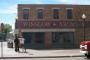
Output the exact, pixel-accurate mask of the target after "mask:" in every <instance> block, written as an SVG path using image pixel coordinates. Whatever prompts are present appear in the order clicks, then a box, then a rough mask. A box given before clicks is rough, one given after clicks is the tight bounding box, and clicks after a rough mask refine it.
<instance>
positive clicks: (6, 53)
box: [0, 46, 84, 58]
mask: <svg viewBox="0 0 90 60" xmlns="http://www.w3.org/2000/svg"><path fill="white" fill-rule="evenodd" d="M20 51H21V49H20ZM0 53H1V50H0ZM81 56H84V55H83V54H81V53H80V50H79V49H67V50H62V49H58V50H35V49H27V50H26V53H22V52H15V51H14V48H7V46H4V47H3V57H9V58H16V57H17V58H49V57H50V58H56V57H81ZM0 57H1V55H0Z"/></svg>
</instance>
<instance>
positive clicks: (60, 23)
mask: <svg viewBox="0 0 90 60" xmlns="http://www.w3.org/2000/svg"><path fill="white" fill-rule="evenodd" d="M23 9H29V10H30V11H29V18H28V19H23ZM37 9H43V16H44V17H43V19H38V18H37V15H36V13H37V12H36V10H37ZM53 9H59V19H53ZM67 9H71V10H72V12H73V13H72V14H73V15H72V19H68V18H67ZM89 11H90V5H60V4H19V5H18V19H17V20H16V23H15V27H16V30H15V31H18V30H19V29H22V32H27V31H28V32H45V41H44V43H45V46H46V47H47V48H48V47H49V48H50V47H52V44H53V43H52V32H58V31H59V32H73V33H74V43H73V44H75V46H76V47H79V43H80V41H82V40H83V19H82V14H85V15H86V19H85V37H86V40H90V21H89V20H90V12H89Z"/></svg>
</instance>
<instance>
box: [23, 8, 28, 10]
mask: <svg viewBox="0 0 90 60" xmlns="http://www.w3.org/2000/svg"><path fill="white" fill-rule="evenodd" d="M22 9H23V10H24V9H29V10H30V8H22Z"/></svg>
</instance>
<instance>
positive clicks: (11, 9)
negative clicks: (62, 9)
mask: <svg viewBox="0 0 90 60" xmlns="http://www.w3.org/2000/svg"><path fill="white" fill-rule="evenodd" d="M17 4H80V5H90V0H0V23H2V22H3V23H8V24H10V25H12V27H13V29H14V24H15V17H16V16H17Z"/></svg>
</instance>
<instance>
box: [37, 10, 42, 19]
mask: <svg viewBox="0 0 90 60" xmlns="http://www.w3.org/2000/svg"><path fill="white" fill-rule="evenodd" d="M37 18H38V19H43V9H37Z"/></svg>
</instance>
